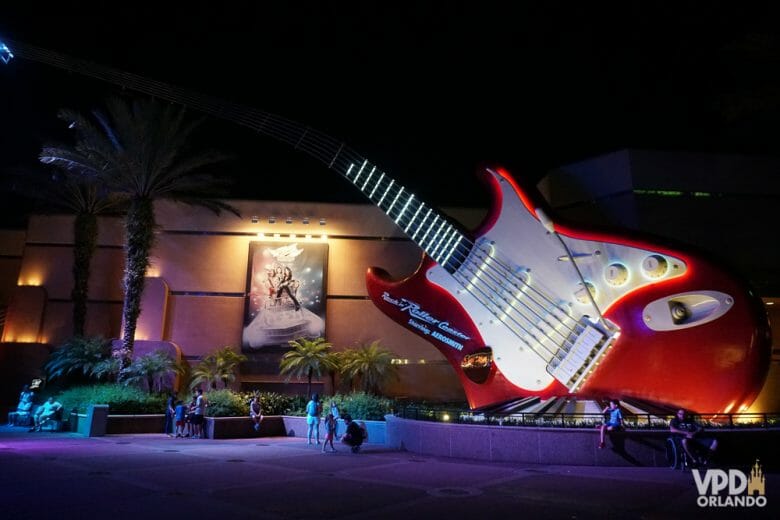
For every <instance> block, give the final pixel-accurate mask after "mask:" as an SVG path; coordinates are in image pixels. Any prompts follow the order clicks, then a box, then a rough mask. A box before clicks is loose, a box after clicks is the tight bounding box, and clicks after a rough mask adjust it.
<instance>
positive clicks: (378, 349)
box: [342, 341, 398, 394]
mask: <svg viewBox="0 0 780 520" xmlns="http://www.w3.org/2000/svg"><path fill="white" fill-rule="evenodd" d="M394 357H396V355H395V354H394V353H393V352H392V351H390V350H388V349H386V348H384V347H382V346H381V345H380V344H379V341H373V342H371V344H370V345H363V346H361V347H360V348H358V349H355V350H352V351H351V352H349V354H348V355H346V356H345V359H344V364H343V365H342V372H343V373H344V375H345V376H346V377H348V378H350V379H357V378H359V379H360V381H361V383H362V385H363V390H365V391H366V392H368V393H373V394H378V393H379V390H380V389H381V388H382V385H383V384H384V383H385V382H386V381H387V380H388V379H390V378H394V379H398V367H397V366H396V365H394V364H393V362H392V361H393V358H394Z"/></svg>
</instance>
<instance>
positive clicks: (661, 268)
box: [642, 255, 669, 278]
mask: <svg viewBox="0 0 780 520" xmlns="http://www.w3.org/2000/svg"><path fill="white" fill-rule="evenodd" d="M668 270H669V262H668V261H667V260H666V258H664V257H663V256H661V255H650V256H647V257H645V259H644V260H642V272H644V273H645V276H647V277H648V278H660V277H662V276H663V275H665V274H666V272H667V271H668Z"/></svg>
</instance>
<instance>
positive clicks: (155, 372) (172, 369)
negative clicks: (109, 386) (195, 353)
mask: <svg viewBox="0 0 780 520" xmlns="http://www.w3.org/2000/svg"><path fill="white" fill-rule="evenodd" d="M181 372H182V369H181V367H180V364H179V362H178V361H177V360H175V359H173V358H172V357H171V356H170V355H169V354H168V353H167V352H165V351H162V350H155V351H154V352H149V353H148V354H144V355H143V356H138V357H137V358H135V359H134V360H133V362H132V363H131V364H130V366H128V367H127V368H124V369H123V370H122V371H121V372H120V374H119V377H120V379H121V381H122V382H123V383H124V384H125V385H133V384H135V385H138V384H140V383H145V384H146V387H147V389H148V391H149V393H150V394H151V393H152V392H153V391H154V389H155V386H157V387H159V388H160V390H162V386H163V378H165V377H166V376H168V375H171V374H180V373H181ZM158 383H159V384H158Z"/></svg>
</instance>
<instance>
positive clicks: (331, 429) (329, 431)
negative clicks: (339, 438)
mask: <svg viewBox="0 0 780 520" xmlns="http://www.w3.org/2000/svg"><path fill="white" fill-rule="evenodd" d="M335 436H336V419H335V418H334V417H333V414H332V413H329V414H328V416H327V417H325V442H324V443H323V444H322V453H325V446H327V445H328V442H330V449H331V451H333V452H335V451H336V447H335V446H334V445H333V437H335Z"/></svg>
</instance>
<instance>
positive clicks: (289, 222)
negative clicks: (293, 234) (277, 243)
mask: <svg viewBox="0 0 780 520" xmlns="http://www.w3.org/2000/svg"><path fill="white" fill-rule="evenodd" d="M284 223H285V224H292V217H287V218H286V219H284Z"/></svg>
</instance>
